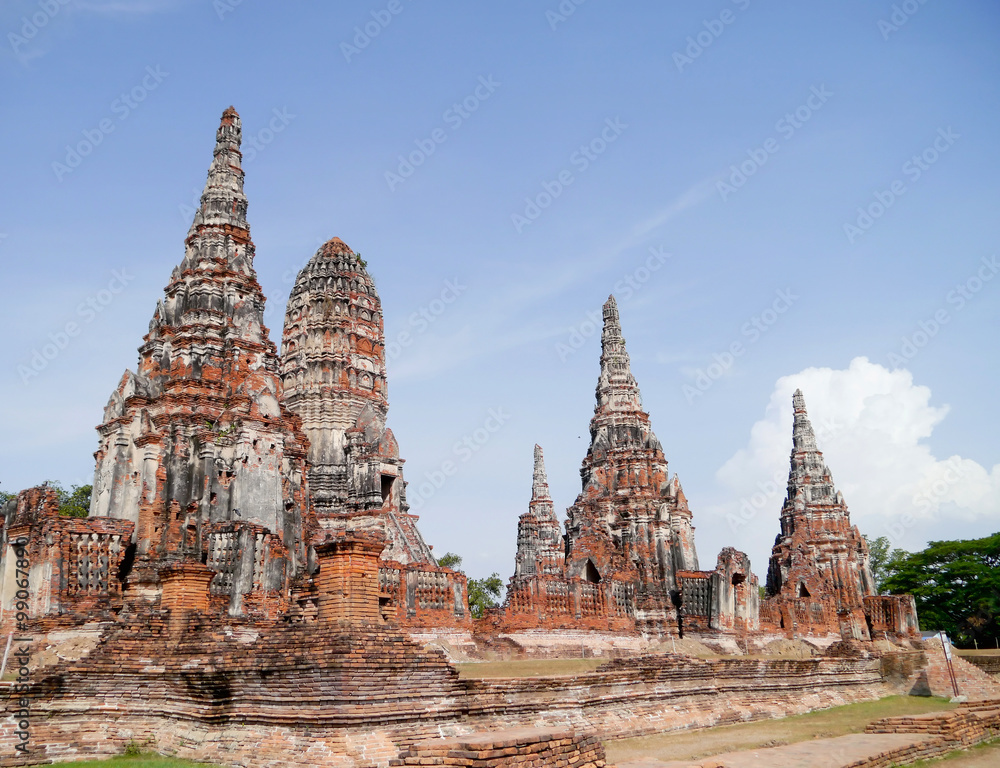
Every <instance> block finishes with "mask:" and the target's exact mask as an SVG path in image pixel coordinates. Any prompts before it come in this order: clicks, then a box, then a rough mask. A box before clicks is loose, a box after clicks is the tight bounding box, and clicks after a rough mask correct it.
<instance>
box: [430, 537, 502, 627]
mask: <svg viewBox="0 0 1000 768" xmlns="http://www.w3.org/2000/svg"><path fill="white" fill-rule="evenodd" d="M437 564H438V565H439V566H441V567H442V568H451V569H452V570H453V571H457V572H458V573H462V574H464V573H465V571H463V570H462V569H461V568H459V566H460V565H461V564H462V556H461V555H456V554H455V553H454V552H445V553H444V554H443V555H441V557H439V558H437ZM468 590H469V612H470V613H471V614H472V615H473V616H474V617H475V618H477V619H481V618H482V617H483V611H485V610H486V609H487V608H496V607H497V606H498V605H499V604H500V593H501V592H502V591H503V581H501V580H500V575H499V574H497V573H491V574H490V575H489V576H487V577H486V578H485V579H469V581H468Z"/></svg>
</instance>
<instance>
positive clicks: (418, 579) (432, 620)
mask: <svg viewBox="0 0 1000 768" xmlns="http://www.w3.org/2000/svg"><path fill="white" fill-rule="evenodd" d="M378 579H379V594H378V600H379V603H380V605H381V611H382V615H383V616H384V617H385V618H386V620H388V621H393V622H395V623H396V624H398V625H399V626H400V627H405V628H406V629H413V630H418V631H420V630H423V631H427V630H432V629H442V630H469V629H471V628H472V614H471V613H469V596H468V579H467V578H466V576H465V574H464V573H459V572H457V571H453V570H451V569H450V568H440V567H436V566H432V565H425V564H423V563H409V564H403V563H400V562H395V561H391V560H390V561H387V560H382V561H381V562H380V563H379V572H378Z"/></svg>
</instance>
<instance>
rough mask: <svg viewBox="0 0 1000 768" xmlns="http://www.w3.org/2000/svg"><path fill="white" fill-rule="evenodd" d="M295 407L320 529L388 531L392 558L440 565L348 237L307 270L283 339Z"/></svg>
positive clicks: (371, 288) (378, 306) (371, 299)
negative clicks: (393, 418) (392, 409)
mask: <svg viewBox="0 0 1000 768" xmlns="http://www.w3.org/2000/svg"><path fill="white" fill-rule="evenodd" d="M281 375H282V378H283V381H284V392H285V403H286V404H287V405H288V407H289V408H290V409H291V410H292V411H294V412H295V413H297V414H298V415H299V416H301V418H302V424H303V429H304V430H305V433H306V435H307V436H308V438H309V462H310V470H309V486H310V491H311V493H312V499H313V503H314V505H315V507H316V513H317V517H318V520H319V524H320V526H321V527H323V528H327V529H330V530H348V529H350V530H359V529H366V528H367V529H375V530H381V531H382V532H384V533H385V535H386V538H387V545H386V548H385V551H384V552H383V553H382V558H383V560H392V561H395V562H398V563H402V564H404V565H406V564H430V565H436V563H435V561H434V558H433V556H432V555H431V550H430V547H428V546H427V544H426V543H425V541H424V539H423V537H422V536H421V535H420V531H419V530H418V529H417V526H416V520H417V517H416V515H410V514H409V513H408V510H409V506H408V505H407V503H406V484H405V482H404V481H403V463H404V461H403V459H401V458H400V457H399V446H398V444H397V442H396V438H395V437H394V436H393V434H392V430H391V429H389V428H387V427H386V417H387V415H388V412H389V401H388V399H387V383H386V366H385V333H384V330H383V324H382V303H381V301H380V300H379V296H378V291H376V290H375V283H374V281H373V280H372V278H371V276H370V275H369V274H368V270H367V264H366V263H365V261H364V260H363V259H362V258H361V256H360V255H359V254H357V253H355V252H354V251H352V250H351V249H350V247H348V245H347V244H346V243H345V242H344V241H343V240H341V239H340V238H337V237H335V238H333V239H332V240H330V241H328V242H326V243H325V244H324V245H323V246H322V247H320V249H319V250H318V251H317V252H316V254H315V255H314V256H313V257H312V259H310V260H309V263H308V264H306V266H305V267H303V268H302V270H301V271H300V272H299V275H298V277H297V279H296V281H295V286H294V287H293V288H292V293H291V296H289V299H288V308H287V311H286V314H285V329H284V334H283V337H282V351H281Z"/></svg>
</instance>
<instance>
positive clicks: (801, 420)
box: [792, 389, 819, 455]
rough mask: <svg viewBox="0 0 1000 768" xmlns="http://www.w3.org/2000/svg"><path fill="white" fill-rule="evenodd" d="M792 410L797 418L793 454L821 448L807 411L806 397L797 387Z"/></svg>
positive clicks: (793, 396)
mask: <svg viewBox="0 0 1000 768" xmlns="http://www.w3.org/2000/svg"><path fill="white" fill-rule="evenodd" d="M792 411H793V412H794V419H795V423H794V425H793V426H792V455H794V454H796V453H802V452H805V451H816V450H819V448H818V447H817V445H816V434H815V433H814V432H813V428H812V423H811V422H810V421H809V414H808V413H806V399H805V398H804V397H803V396H802V390H801V389H796V390H795V394H793V395H792Z"/></svg>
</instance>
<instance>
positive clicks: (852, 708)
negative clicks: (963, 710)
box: [604, 696, 957, 763]
mask: <svg viewBox="0 0 1000 768" xmlns="http://www.w3.org/2000/svg"><path fill="white" fill-rule="evenodd" d="M956 706H957V705H956V704H949V703H948V699H940V698H932V697H922V696H889V697H888V698H885V699H879V700H878V701H866V702H862V703H860V704H848V705H847V706H844V707H833V708H832V709H822V710H818V711H816V712H809V713H808V714H805V715H793V716H792V717H784V718H781V719H779V720H758V721H757V722H753V723H741V724H739V725H726V726H720V727H716V728H704V729H698V730H694V731H673V732H669V733H664V734H657V735H653V736H640V737H638V738H634V739H620V740H615V741H606V742H605V743H604V747H605V749H606V750H607V753H608V762H611V763H616V762H626V761H628V760H636V759H639V758H642V757H655V758H659V759H660V760H695V759H698V758H703V757H711V756H712V755H721V754H723V753H725V752H738V751H741V750H746V749H758V748H761V747H777V746H781V745H784V744H794V743H796V742H800V741H808V740H811V739H825V738H831V737H833V736H843V735H845V734H848V733H863V732H864V730H865V726H867V725H868V723H870V722H872V721H873V720H881V719H882V718H883V717H897V716H899V715H920V714H924V713H925V712H938V711H940V710H943V709H954V708H955V707H956Z"/></svg>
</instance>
